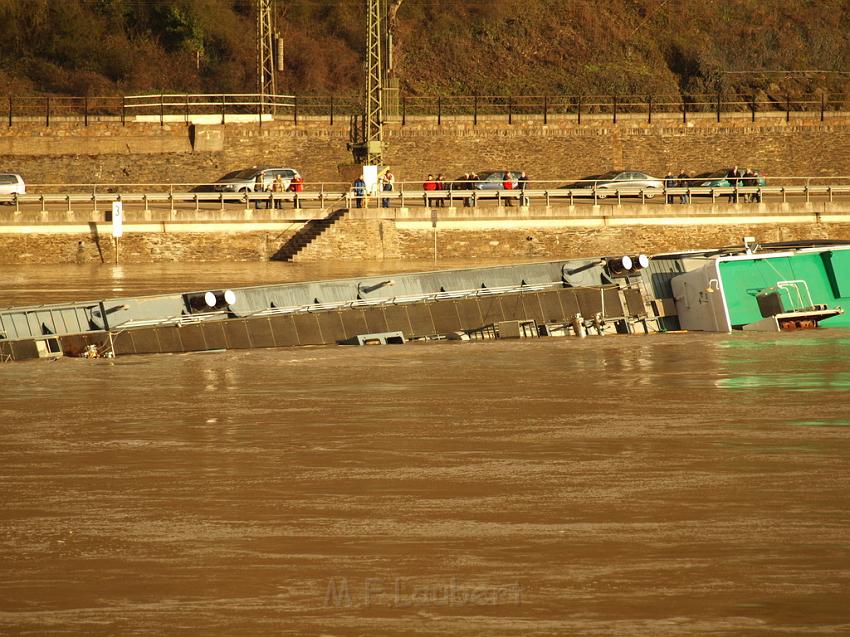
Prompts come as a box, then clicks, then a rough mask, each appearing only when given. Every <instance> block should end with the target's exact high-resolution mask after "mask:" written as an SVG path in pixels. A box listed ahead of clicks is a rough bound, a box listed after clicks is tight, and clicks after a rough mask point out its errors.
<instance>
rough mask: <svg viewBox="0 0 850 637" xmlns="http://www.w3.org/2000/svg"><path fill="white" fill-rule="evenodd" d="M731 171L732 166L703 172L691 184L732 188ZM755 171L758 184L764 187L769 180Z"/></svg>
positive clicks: (702, 186) (701, 186) (703, 186)
mask: <svg viewBox="0 0 850 637" xmlns="http://www.w3.org/2000/svg"><path fill="white" fill-rule="evenodd" d="M731 172H732V169H731V168H724V169H722V170H715V171H714V172H711V173H702V174H701V175H697V176H696V177H695V178H694V180H693V181H692V182H691V184H690V185H693V186H694V187H697V186H698V187H700V188H730V187H731V186H732V182H731V181H729V175H730V173H731ZM753 172H754V173H755V174H756V176H757V177H758V185H759V186H762V187H764V186H766V185H767V180H766V179H765V178H764V177H763V176H762V175H761V173H760V171H758V170H755V171H753ZM739 179H740V178H739ZM741 185H744V184H741Z"/></svg>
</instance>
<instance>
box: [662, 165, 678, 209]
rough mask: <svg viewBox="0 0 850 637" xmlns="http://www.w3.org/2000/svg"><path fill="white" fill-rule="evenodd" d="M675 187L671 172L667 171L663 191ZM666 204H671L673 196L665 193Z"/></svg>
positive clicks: (674, 179)
mask: <svg viewBox="0 0 850 637" xmlns="http://www.w3.org/2000/svg"><path fill="white" fill-rule="evenodd" d="M675 187H676V178H675V177H673V172H672V171H670V170H668V171H667V175H666V176H665V177H664V190H665V191H669V190H670V188H675ZM667 203H673V195H671V194H670V193H669V192H667Z"/></svg>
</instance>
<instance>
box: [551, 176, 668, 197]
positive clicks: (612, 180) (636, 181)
mask: <svg viewBox="0 0 850 637" xmlns="http://www.w3.org/2000/svg"><path fill="white" fill-rule="evenodd" d="M561 188H569V189H570V190H579V189H588V190H590V189H593V188H596V196H597V197H599V198H600V199H604V198H605V197H607V196H608V195H613V194H614V192H615V191H619V192H620V195H621V196H623V197H639V196H640V195H641V191H642V192H643V195H644V197H646V198H647V199H651V198H652V197H654V196H655V195H656V194H658V192H661V191H662V190H663V189H664V181H663V180H662V179H658V178H657V177H652V176H650V175H647V174H646V173H644V172H638V171H636V170H612V171H610V172H607V173H603V174H601V175H591V176H590V177H585V178H584V179H581V180H579V181H577V182H574V183H571V184H566V185H564V186H561Z"/></svg>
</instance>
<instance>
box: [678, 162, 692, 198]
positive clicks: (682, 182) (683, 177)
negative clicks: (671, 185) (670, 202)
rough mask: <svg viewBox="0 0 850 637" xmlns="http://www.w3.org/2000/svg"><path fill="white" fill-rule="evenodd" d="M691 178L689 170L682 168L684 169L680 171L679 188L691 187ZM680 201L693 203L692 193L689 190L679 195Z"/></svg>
mask: <svg viewBox="0 0 850 637" xmlns="http://www.w3.org/2000/svg"><path fill="white" fill-rule="evenodd" d="M689 178H690V175H689V174H688V171H687V170H685V169H684V168H682V170H680V171H679V177H678V179H679V188H686V189H687V188H690V186H691V182H690V181H689ZM679 203H691V195H690V193H688V192H687V190H686V191H685V192H683V193H682V194H681V195H679Z"/></svg>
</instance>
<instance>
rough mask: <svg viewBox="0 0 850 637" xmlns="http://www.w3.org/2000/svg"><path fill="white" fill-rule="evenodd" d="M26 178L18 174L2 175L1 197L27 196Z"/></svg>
mask: <svg viewBox="0 0 850 637" xmlns="http://www.w3.org/2000/svg"><path fill="white" fill-rule="evenodd" d="M25 194H27V187H26V184H24V178H23V177H21V176H20V175H19V174H17V173H0V195H25Z"/></svg>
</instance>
